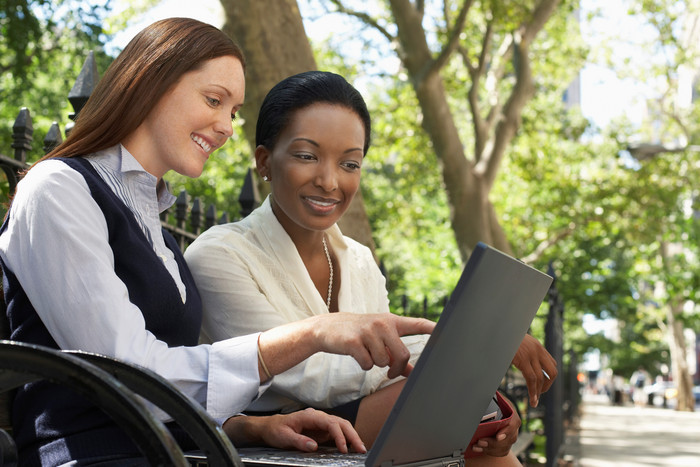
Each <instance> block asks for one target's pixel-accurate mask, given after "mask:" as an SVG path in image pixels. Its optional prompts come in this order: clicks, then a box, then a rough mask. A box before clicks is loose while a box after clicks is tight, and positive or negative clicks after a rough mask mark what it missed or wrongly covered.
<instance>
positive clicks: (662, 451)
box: [563, 395, 700, 467]
mask: <svg viewBox="0 0 700 467" xmlns="http://www.w3.org/2000/svg"><path fill="white" fill-rule="evenodd" d="M578 425H579V427H578V430H572V431H571V433H568V434H567V442H566V445H565V446H564V451H563V453H564V455H563V460H565V461H568V462H565V463H563V465H568V466H572V467H640V466H642V467H656V466H659V467H676V466H689V467H690V466H693V467H697V466H700V412H676V411H675V410H672V409H663V408H657V407H635V406H634V405H632V404H630V405H625V406H614V405H611V404H610V400H609V399H608V397H607V396H600V395H585V396H584V398H583V402H582V404H581V418H580V420H579V423H578Z"/></svg>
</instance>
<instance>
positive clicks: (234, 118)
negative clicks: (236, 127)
mask: <svg viewBox="0 0 700 467" xmlns="http://www.w3.org/2000/svg"><path fill="white" fill-rule="evenodd" d="M231 121H232V122H235V121H236V114H231Z"/></svg>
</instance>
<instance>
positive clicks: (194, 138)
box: [192, 135, 211, 152]
mask: <svg viewBox="0 0 700 467" xmlns="http://www.w3.org/2000/svg"><path fill="white" fill-rule="evenodd" d="M192 141H194V142H195V143H197V144H199V145H200V146H201V147H202V149H204V150H205V151H206V152H209V151H211V146H209V145H208V144H207V142H206V141H204V140H203V139H202V138H200V137H199V136H194V135H193V136H192Z"/></svg>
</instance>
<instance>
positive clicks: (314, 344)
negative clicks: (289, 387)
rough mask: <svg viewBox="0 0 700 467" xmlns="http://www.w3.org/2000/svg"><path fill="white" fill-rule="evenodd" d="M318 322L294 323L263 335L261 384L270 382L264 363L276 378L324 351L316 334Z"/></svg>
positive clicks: (311, 319)
mask: <svg viewBox="0 0 700 467" xmlns="http://www.w3.org/2000/svg"><path fill="white" fill-rule="evenodd" d="M315 321H316V317H312V318H308V319H304V320H301V321H295V322H292V323H287V324H284V325H281V326H277V327H275V328H272V329H270V330H268V331H265V332H263V333H262V334H260V337H259V339H258V347H259V352H260V357H261V358H260V359H259V361H258V368H259V371H260V379H261V381H265V380H267V375H266V371H265V368H263V362H264V366H265V367H266V369H267V372H269V373H270V375H271V376H274V375H278V374H280V373H282V372H284V371H286V370H288V369H290V368H292V367H293V366H295V365H297V364H299V363H301V362H302V361H304V360H306V359H307V358H309V357H310V356H311V355H313V354H314V353H316V352H318V351H321V350H322V349H321V347H320V345H321V344H320V342H319V341H318V339H317V338H316V337H317V336H316V333H315V331H314V322H315Z"/></svg>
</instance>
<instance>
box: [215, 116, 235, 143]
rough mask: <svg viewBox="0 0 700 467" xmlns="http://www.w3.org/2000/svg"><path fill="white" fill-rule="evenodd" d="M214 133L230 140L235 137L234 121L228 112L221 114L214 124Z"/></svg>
mask: <svg viewBox="0 0 700 467" xmlns="http://www.w3.org/2000/svg"><path fill="white" fill-rule="evenodd" d="M214 131H216V132H217V133H219V134H220V135H222V136H223V137H225V138H230V137H231V136H232V135H233V121H232V120H231V114H230V113H228V112H220V113H219V114H218V116H217V119H216V122H215V123H214Z"/></svg>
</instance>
